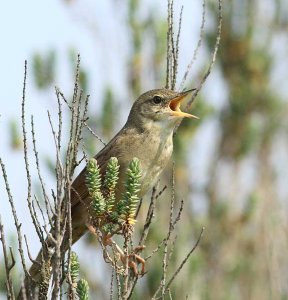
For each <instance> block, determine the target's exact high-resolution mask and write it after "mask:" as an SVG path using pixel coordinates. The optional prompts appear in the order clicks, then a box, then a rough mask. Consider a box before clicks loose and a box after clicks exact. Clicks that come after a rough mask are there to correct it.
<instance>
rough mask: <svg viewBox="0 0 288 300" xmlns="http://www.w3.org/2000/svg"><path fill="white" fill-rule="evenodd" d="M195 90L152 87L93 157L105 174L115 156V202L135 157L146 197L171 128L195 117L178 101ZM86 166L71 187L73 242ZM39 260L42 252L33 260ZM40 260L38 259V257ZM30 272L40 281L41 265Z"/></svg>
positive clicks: (83, 210) (167, 152)
mask: <svg viewBox="0 0 288 300" xmlns="http://www.w3.org/2000/svg"><path fill="white" fill-rule="evenodd" d="M193 90H194V89H190V90H187V91H182V92H177V91H173V90H170V89H165V88H161V89H154V90H149V91H147V92H145V93H143V94H142V95H141V96H139V98H138V99H137V100H136V101H135V102H134V104H133V105H132V108H131V110H130V113H129V115H128V119H127V122H126V123H125V125H124V126H123V128H122V129H121V130H120V131H119V132H118V133H117V134H116V135H115V136H114V137H113V138H112V139H111V141H110V142H109V143H108V144H107V145H106V146H105V147H104V148H103V149H102V150H101V151H100V152H99V153H97V154H96V155H95V156H94V158H95V159H96V160H97V163H98V166H99V168H100V170H101V173H102V174H104V173H105V169H106V166H107V163H108V161H109V159H110V158H111V157H116V158H117V159H118V162H119V165H120V169H119V180H118V184H117V187H116V201H117V200H118V201H119V198H120V197H121V194H122V193H123V190H124V187H123V182H124V178H125V172H126V169H127V167H128V165H129V163H130V161H131V160H132V159H133V158H134V157H137V158H138V159H139V161H140V166H141V173H142V176H141V181H140V191H139V193H138V196H139V198H141V197H143V196H145V195H146V194H147V192H148V191H149V190H151V189H152V187H153V186H154V185H155V184H156V182H157V181H158V179H159V176H160V174H161V173H162V171H163V170H164V168H165V167H166V165H167V163H168V162H169V160H170V158H171V155H172V152H173V134H174V130H175V128H176V126H177V124H179V121H180V120H181V119H183V118H195V119H198V117H196V116H194V115H192V114H189V113H186V112H183V111H181V107H180V105H181V102H183V100H184V99H185V98H187V97H188V96H189V95H191V92H192V91H193ZM177 127H178V126H177ZM85 174H86V167H85V168H84V169H83V170H82V172H80V174H79V175H78V176H77V177H76V179H75V180H74V182H73V183H72V187H71V217H72V244H74V243H76V242H77V241H78V240H79V239H80V238H81V237H82V236H83V235H84V234H85V233H86V232H87V219H88V217H89V211H88V209H87V207H89V203H90V201H91V199H90V198H89V193H88V189H87V186H86V184H85ZM40 259H41V252H40V253H39V254H38V257H37V258H36V261H38V262H39V260H40ZM40 261H41V260H40ZM29 273H30V275H31V276H32V278H33V279H34V280H35V281H36V282H37V281H39V280H40V264H39V263H38V264H37V263H33V264H32V266H31V268H30V270H29Z"/></svg>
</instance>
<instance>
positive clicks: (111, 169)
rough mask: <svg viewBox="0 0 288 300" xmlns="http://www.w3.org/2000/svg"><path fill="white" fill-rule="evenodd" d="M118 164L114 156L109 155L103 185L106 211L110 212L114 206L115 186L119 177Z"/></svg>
mask: <svg viewBox="0 0 288 300" xmlns="http://www.w3.org/2000/svg"><path fill="white" fill-rule="evenodd" d="M119 167H120V166H119V164H118V159H117V158H116V157H111V159H110V160H109V162H108V164H107V169H106V173H105V179H104V187H105V191H106V197H107V202H106V205H107V212H108V213H111V212H112V211H113V209H114V206H115V200H116V196H115V188H116V185H117V182H118V179H119Z"/></svg>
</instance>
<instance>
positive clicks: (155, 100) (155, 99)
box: [152, 96, 162, 104]
mask: <svg viewBox="0 0 288 300" xmlns="http://www.w3.org/2000/svg"><path fill="white" fill-rule="evenodd" d="M152 101H153V103H155V104H159V103H160V102H161V101H162V98H161V97H160V96H154V97H153V99H152Z"/></svg>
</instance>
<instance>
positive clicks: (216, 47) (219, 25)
mask: <svg viewBox="0 0 288 300" xmlns="http://www.w3.org/2000/svg"><path fill="white" fill-rule="evenodd" d="M222 19H223V17H222V0H218V25H217V35H216V41H215V45H214V50H213V52H212V55H211V60H210V64H209V66H208V69H207V71H206V73H205V74H204V76H203V78H202V80H201V82H200V84H199V85H198V87H196V89H195V92H194V93H193V95H192V97H191V99H190V100H189V101H188V103H187V106H186V109H189V108H190V106H191V104H192V102H193V101H194V99H195V98H196V97H197V95H198V93H199V92H200V90H201V88H202V86H203V84H204V83H205V82H206V79H207V78H208V76H209V75H210V73H211V70H212V67H213V66H214V63H215V61H216V55H217V52H218V49H219V45H220V38H221V28H222Z"/></svg>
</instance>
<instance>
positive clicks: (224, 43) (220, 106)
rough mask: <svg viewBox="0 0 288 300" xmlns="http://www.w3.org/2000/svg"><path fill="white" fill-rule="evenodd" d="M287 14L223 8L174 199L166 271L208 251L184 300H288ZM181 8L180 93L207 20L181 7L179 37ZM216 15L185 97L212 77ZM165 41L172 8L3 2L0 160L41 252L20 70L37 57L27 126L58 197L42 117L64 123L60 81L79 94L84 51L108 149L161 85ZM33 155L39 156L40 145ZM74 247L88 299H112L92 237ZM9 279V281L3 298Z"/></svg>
mask: <svg viewBox="0 0 288 300" xmlns="http://www.w3.org/2000/svg"><path fill="white" fill-rule="evenodd" d="M287 4H288V3H287V1H285V0H277V1H275V0H265V1H263V0H262V1H260V0H250V1H248V0H246V1H245V0H244V1H243V0H230V1H225V2H224V3H223V24H222V36H221V44H220V48H219V52H218V56H217V60H216V65H215V67H214V68H213V70H212V73H211V75H210V76H209V78H208V80H207V82H206V84H205V86H204V88H203V89H202V90H201V92H200V94H199V96H198V97H197V99H196V101H195V102H194V104H193V107H192V111H193V114H195V115H197V116H199V117H200V120H199V121H194V120H192V121H191V120H188V121H184V122H183V123H182V125H181V127H180V128H179V131H178V133H177V135H176V138H175V151H174V160H175V162H176V170H175V172H176V193H177V195H176V196H177V203H179V202H180V200H181V199H184V200H185V206H184V214H183V217H182V220H181V225H180V227H179V228H178V232H177V233H178V240H177V243H176V246H175V247H176V251H175V253H174V255H173V257H172V258H171V263H170V269H171V273H172V271H173V270H175V269H176V266H177V265H178V264H179V262H180V261H181V259H182V258H183V256H184V255H185V253H186V252H187V251H188V249H189V248H190V247H191V245H193V242H194V241H195V239H197V237H198V235H199V232H200V230H201V227H202V226H204V227H205V234H204V237H203V238H202V240H201V243H200V246H199V248H198V249H197V250H196V251H195V252H194V254H193V255H192V257H191V259H190V260H189V263H188V264H187V265H186V266H185V268H184V269H183V270H182V272H181V273H180V275H179V277H178V279H177V280H176V281H175V283H174V285H173V287H172V293H173V295H174V296H175V298H176V299H185V298H186V296H187V297H188V299H288V285H287V282H288V218H287V216H288V214H287V213H288V210H287V204H288V202H287V199H288V183H287V179H288V151H287V149H288V139H287V119H286V115H287V108H288V106H287V105H288V103H287V96H286V95H287V92H288V90H287V89H288V88H287V84H286V82H287V78H288V60H287V56H288V35H287V33H288V18H287V16H288V5H287ZM182 5H184V10H183V22H182V29H181V32H182V35H181V42H180V54H179V56H180V58H179V72H178V81H177V82H178V84H177V85H176V86H177V87H179V84H180V82H181V80H182V77H183V75H184V73H185V70H186V67H187V64H188V63H189V62H190V61H191V59H192V56H193V51H194V49H195V47H196V45H197V42H198V39H199V36H200V26H201V14H202V3H201V1H200V0H199V1H188V0H175V9H174V12H175V27H176V29H177V27H178V21H177V20H178V18H179V14H180V10H181V6H182ZM217 15H218V10H217V3H216V1H215V0H214V1H208V2H207V6H206V17H205V18H206V23H205V34H204V36H203V42H202V46H201V48H200V49H199V52H198V56H197V60H196V62H195V64H194V65H193V67H192V71H191V73H190V75H189V80H187V82H186V84H185V87H186V88H191V87H194V86H196V85H197V84H198V83H199V82H200V80H201V76H203V74H204V72H205V70H206V69H207V66H208V64H209V61H210V55H211V52H212V51H213V47H214V43H215V38H216V32H217ZM166 31H167V3H166V1H160V0H157V1H155V0H154V1H152V0H149V1H145V2H144V1H140V0H127V1H119V0H107V1H101V2H100V1H92V0H85V1H79V0H65V1H64V0H62V1H61V0H57V1H56V0H51V1H49V3H48V2H45V3H40V2H39V1H36V0H27V1H16V0H11V1H5V2H4V3H2V7H1V12H0V36H1V47H0V54H1V55H0V57H1V68H0V87H1V98H0V156H1V157H2V159H3V160H4V162H5V164H6V167H7V172H8V176H9V180H10V185H11V189H12V192H13V195H14V199H15V202H16V206H17V209H18V215H19V219H20V222H22V224H23V225H22V227H23V228H22V229H23V232H25V233H27V236H28V241H29V244H30V245H31V252H32V254H33V255H36V253H37V251H38V248H39V243H38V241H37V239H36V234H35V233H33V226H32V223H31V221H30V217H29V213H28V209H27V207H26V193H27V192H26V177H25V172H24V171H25V169H24V162H23V149H22V148H23V147H22V146H23V145H22V137H21V127H20V122H21V120H20V113H21V105H20V104H21V94H22V83H23V73H24V60H25V59H27V60H28V84H27V101H28V103H27V116H28V120H27V123H29V122H30V115H31V114H33V115H34V116H35V123H36V138H37V142H38V150H39V152H40V158H41V162H42V164H41V167H42V170H43V173H44V177H45V180H46V183H47V185H48V186H49V187H51V188H53V187H54V184H55V182H54V178H53V175H54V166H53V164H54V161H55V153H54V150H53V147H54V146H53V144H52V143H53V140H52V134H51V130H50V127H49V123H48V119H47V110H49V111H51V113H52V115H53V116H54V117H55V118H56V117H57V110H56V108H57V101H56V97H55V92H54V87H55V85H56V86H59V87H60V88H61V89H62V91H63V92H64V94H65V95H66V97H68V98H69V97H70V96H71V94H72V89H73V82H74V73H75V65H76V57H77V54H78V53H80V54H81V74H80V81H81V87H82V88H83V90H84V92H85V93H87V94H90V95H91V98H90V106H89V115H90V120H89V125H90V126H91V127H92V128H93V129H94V130H95V132H96V133H97V134H99V135H100V136H101V137H102V138H103V140H104V141H106V142H107V141H109V139H110V138H111V137H112V136H113V135H114V134H115V133H116V132H118V130H119V129H120V128H121V127H122V126H123V125H124V122H125V120H126V117H127V115H128V113H129V110H130V107H131V104H132V101H134V99H136V98H137V96H138V95H139V94H141V93H142V92H144V91H146V90H148V89H152V88H158V87H163V86H164V85H165V76H166V75H165V73H166ZM29 145H30V152H32V148H31V146H32V142H31V140H30V142H29ZM84 147H85V150H86V151H88V153H89V154H90V155H91V156H92V155H94V154H95V153H97V151H99V150H100V149H101V148H102V147H103V145H102V144H101V143H100V142H99V141H98V140H96V139H95V138H93V137H92V136H91V135H90V134H89V133H88V132H86V133H85V140H84ZM33 166H35V163H34V161H33V155H32V153H31V168H32V176H33V177H34V178H35V182H34V185H33V188H34V193H36V194H37V193H40V187H39V183H38V182H37V180H36V172H35V168H33ZM78 171H80V169H79V170H78ZM165 182H168V184H169V182H171V166H168V168H167V170H166V172H165V174H164V175H163V179H162V181H161V183H160V185H161V186H163V185H164V184H165ZM0 191H1V195H2V196H1V200H0V213H1V217H2V220H3V222H4V224H5V232H6V235H7V239H8V244H9V245H12V246H13V247H14V248H15V249H17V243H16V236H15V230H14V227H13V219H12V215H11V212H10V209H9V204H8V201H7V197H6V194H5V193H6V192H5V187H4V184H3V182H2V181H0ZM170 194H171V192H170V191H169V189H168V190H167V191H166V192H165V194H164V196H162V198H161V200H159V202H158V203H157V215H156V224H157V225H155V224H154V226H152V228H153V230H152V232H151V235H150V238H149V243H150V250H151V249H153V248H154V247H155V245H156V244H157V241H159V240H161V238H163V236H164V235H165V233H166V231H167V220H168V217H169V213H168V211H169V208H168V207H169V204H168V203H169V202H170V201H169V200H170ZM147 202H148V201H146V202H145V203H146V204H145V205H147ZM145 205H144V206H145ZM141 218H144V216H143V217H141V216H140V220H139V227H141V225H140V224H142V223H141V222H143V220H141ZM73 248H74V249H75V251H76V252H77V254H78V256H79V260H80V263H81V268H82V269H81V272H82V274H84V275H83V276H85V278H86V279H87V280H88V282H89V285H90V291H91V295H92V297H91V299H96V298H97V299H108V297H109V292H108V291H109V280H108V278H110V271H111V270H110V268H109V266H107V265H106V264H105V263H104V262H103V259H102V254H101V251H100V250H99V249H98V248H99V247H98V246H97V244H96V243H95V240H94V239H93V238H91V237H89V236H88V235H87V236H86V237H85V238H83V239H82V241H81V242H80V243H78V244H77V245H76V246H75V247H73ZM15 251H16V250H15ZM18 263H19V259H18ZM3 268H4V266H3V252H2V249H1V250H0V269H1V270H3ZM160 269H161V261H159V260H157V256H156V257H154V259H152V260H151V263H150V264H148V266H147V270H148V274H147V275H146V276H145V278H143V279H142V280H141V281H140V284H139V285H138V287H137V290H136V294H135V296H134V299H149V297H151V295H153V293H154V292H155V289H156V288H157V286H158V285H159V282H160V278H161V274H160ZM14 278H15V280H16V279H17V280H18V281H19V279H20V278H21V275H20V273H19V268H18V269H17V268H15V269H14ZM4 282H5V277H4V273H3V272H0V289H1V291H2V295H3V299H5V296H4V295H5V285H4ZM18 284H19V282H18Z"/></svg>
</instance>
